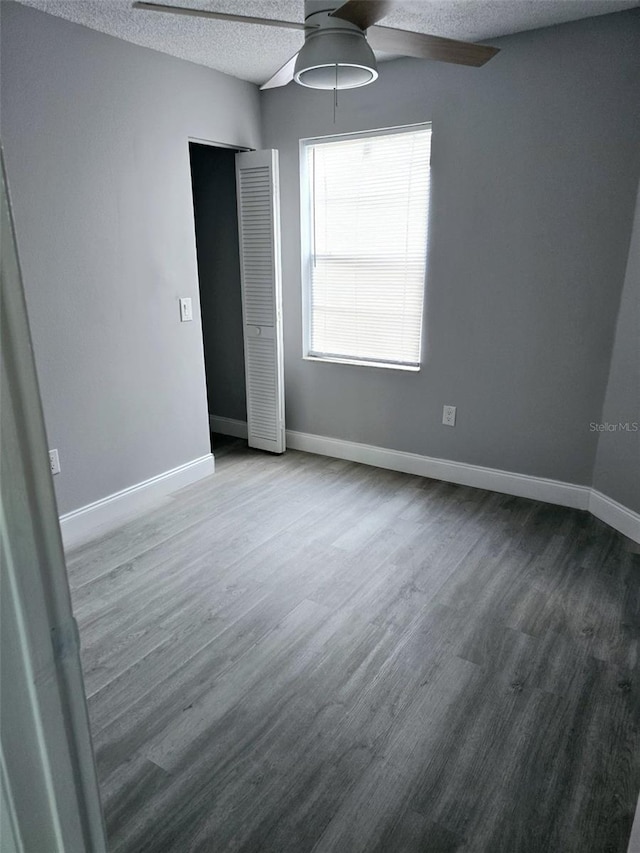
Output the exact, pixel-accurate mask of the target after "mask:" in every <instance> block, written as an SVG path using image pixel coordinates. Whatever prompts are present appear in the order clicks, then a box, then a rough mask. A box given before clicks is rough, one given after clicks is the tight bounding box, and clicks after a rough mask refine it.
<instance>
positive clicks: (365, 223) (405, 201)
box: [304, 125, 431, 369]
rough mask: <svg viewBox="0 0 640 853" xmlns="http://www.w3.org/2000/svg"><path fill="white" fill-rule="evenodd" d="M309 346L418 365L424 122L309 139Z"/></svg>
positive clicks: (426, 150) (313, 352)
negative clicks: (405, 126) (397, 127)
mask: <svg viewBox="0 0 640 853" xmlns="http://www.w3.org/2000/svg"><path fill="white" fill-rule="evenodd" d="M304 147H305V149H306V173H307V180H308V189H309V200H310V210H309V216H308V230H309V232H310V233H309V234H308V238H309V239H308V246H309V249H310V252H309V255H308V258H309V273H308V286H309V293H308V315H309V316H308V321H309V328H308V344H309V346H308V353H307V354H308V355H309V356H311V357H316V358H327V359H338V360H347V361H361V362H371V363H377V364H385V365H389V366H398V367H407V368H414V369H415V368H417V367H418V366H419V364H420V349H421V338H422V311H423V300H424V287H425V268H426V253H427V226H428V212H429V211H428V208H429V160H430V148H431V128H430V126H428V125H421V126H414V127H411V128H406V129H401V130H393V131H387V132H378V133H375V134H366V135H362V136H349V137H337V138H335V137H334V138H333V139H330V140H326V139H325V140H310V141H307V142H305V143H304Z"/></svg>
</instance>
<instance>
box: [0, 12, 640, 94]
mask: <svg viewBox="0 0 640 853" xmlns="http://www.w3.org/2000/svg"><path fill="white" fill-rule="evenodd" d="M18 1H19V2H20V3H22V4H23V5H25V6H33V7H35V8H36V9H41V10H43V11H45V12H48V13H49V14H51V15H57V16H58V17H61V18H66V19H67V20H69V21H74V22H76V23H78V24H84V25H85V26H87V27H91V28H92V29H95V30H99V31H100V32H103V33H108V34H109V35H112V36H117V37H118V38H121V39H125V40H126V41H130V42H133V43H134V44H139V45H142V46H143V47H150V48H153V49H154V50H159V51H162V52H163V53H168V54H171V55H172V56H177V57H180V58H181V59H188V60H190V61H191V62H197V63H199V64H201V65H207V66H209V67H210V68H215V69H217V70H218V71H223V72H224V73H225V74H232V75H233V76H234V77H240V78H241V79H243V80H250V81H251V82H253V83H263V82H264V81H265V80H267V79H268V78H269V77H270V76H271V75H272V74H273V72H274V71H276V70H277V69H278V68H279V67H280V66H281V65H283V64H284V63H285V62H286V61H287V60H288V59H289V57H290V56H292V55H293V54H294V53H296V52H297V51H298V50H299V49H300V47H301V45H302V41H303V35H302V33H301V32H298V31H294V30H287V29H279V28H276V27H262V26H257V25H255V24H242V23H231V22H226V21H212V20H205V19H204V18H193V17H185V16H183V15H170V14H164V13H162V14H161V13H156V12H145V11H142V10H137V9H132V4H131V0H18ZM0 2H1V0H0ZM156 2H165V3H167V4H170V5H174V6H187V7H191V8H202V9H211V10H215V11H220V12H232V13H234V14H239V15H258V16H260V17H263V18H279V19H281V20H291V21H302V20H303V19H304V12H303V10H304V4H303V0H156ZM336 5H339V3H336ZM636 6H640V0H398V3H397V7H396V9H395V10H394V12H393V13H392V14H390V15H388V16H387V17H386V18H384V19H383V20H382V21H380V23H381V24H384V25H385V26H389V27H398V28H399V29H404V30H416V31H418V32H425V33H432V34H434V35H439V36H446V37H448V38H455V39H462V40H466V41H483V40H489V39H492V38H495V37H497V36H502V35H508V34H511V33H517V32H522V31H523V30H531V29H536V28H538V27H547V26H551V25H553V24H559V23H563V22H565V21H573V20H578V19H580V18H587V17H591V16H593V15H602V14H606V13H608V12H617V11H620V10H622V9H629V8H632V7H636Z"/></svg>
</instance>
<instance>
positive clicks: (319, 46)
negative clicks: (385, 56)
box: [293, 0, 378, 89]
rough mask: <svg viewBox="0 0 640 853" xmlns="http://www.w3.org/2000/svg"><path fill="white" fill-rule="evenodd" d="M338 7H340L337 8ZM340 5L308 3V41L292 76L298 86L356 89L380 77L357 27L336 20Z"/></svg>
mask: <svg viewBox="0 0 640 853" xmlns="http://www.w3.org/2000/svg"><path fill="white" fill-rule="evenodd" d="M338 5H339V4H338ZM338 5H336V4H331V2H329V3H327V0H306V2H305V24H306V25H307V29H305V41H304V45H303V47H302V49H301V50H300V53H299V54H298V58H297V60H296V65H295V70H294V73H293V77H294V80H295V81H296V83H300V85H302V86H308V87H310V88H312V89H355V88H356V87H358V86H366V85H367V84H368V83H373V81H374V80H375V79H376V78H377V77H378V70H377V67H376V58H375V56H374V54H373V51H372V50H371V48H370V47H369V44H368V42H367V40H366V38H365V34H364V31H363V30H361V29H360V27H358V26H357V25H356V24H352V23H351V22H349V21H345V20H342V19H340V18H334V17H332V15H331V12H333V11H335V9H336V8H338Z"/></svg>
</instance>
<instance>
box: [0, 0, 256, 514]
mask: <svg viewBox="0 0 640 853" xmlns="http://www.w3.org/2000/svg"><path fill="white" fill-rule="evenodd" d="M0 5H1V8H2V137H3V144H4V146H5V152H6V162H7V173H8V180H9V187H10V192H11V196H12V199H13V203H14V211H15V218H16V231H17V238H18V245H19V250H20V256H21V261H22V267H23V276H24V284H25V290H26V296H27V303H28V309H29V316H30V322H31V328H32V333H33V339H34V347H35V356H36V364H37V367H38V371H39V377H40V385H41V388H42V395H43V403H44V411H45V419H46V424H47V432H48V441H49V446H50V447H57V448H58V449H59V451H60V462H61V466H62V473H61V474H60V475H59V476H57V477H56V478H55V481H56V487H57V496H58V502H59V509H60V511H61V512H66V511H69V510H72V509H74V508H76V507H80V506H83V505H85V504H87V503H89V502H91V501H94V500H96V499H99V498H102V497H104V496H105V495H108V494H110V493H113V492H115V491H117V490H119V489H123V488H125V487H127V486H130V485H132V484H135V483H138V482H140V481H142V480H145V479H146V478H149V477H153V476H154V475H157V474H160V473H162V472H164V471H167V470H169V469H171V468H173V467H176V466H178V465H181V464H183V463H185V462H188V461H190V460H192V459H194V458H197V457H199V456H202V455H204V454H206V453H208V452H209V450H210V445H209V435H208V422H207V421H208V419H207V401H206V393H205V380H204V360H203V352H202V332H201V327H200V316H199V311H198V283H197V269H196V253H195V239H194V224H193V205H192V198H191V180H190V173H189V150H188V137H196V138H201V139H207V140H211V141H218V142H225V143H229V144H234V145H237V146H239V147H259V146H260V128H259V100H258V94H257V89H256V87H255V86H253V85H251V84H248V83H243V82H240V81H238V80H236V79H234V78H231V77H227V76H225V75H222V74H219V73H217V72H214V71H211V70H208V69H205V68H203V67H200V66H197V65H193V64H191V63H188V62H183V61H181V60H177V59H172V58H170V57H168V56H166V55H164V54H161V53H156V52H154V51H150V50H146V49H144V48H140V47H136V46H134V45H131V44H127V43H125V42H122V41H119V40H117V39H114V38H111V37H109V36H106V35H103V34H101V33H97V32H94V31H91V30H89V29H85V28H83V27H80V26H77V25H75V24H71V23H68V22H66V21H62V20H60V19H56V18H54V17H51V16H49V15H46V14H44V13H42V12H38V11H35V10H32V9H28V8H24V7H22V6H17V5H15V4H13V3H5V2H2V3H1V4H0ZM180 296H191V297H192V298H193V300H194V314H195V316H194V322H193V323H187V324H180V323H179V311H178V298H179V297H180Z"/></svg>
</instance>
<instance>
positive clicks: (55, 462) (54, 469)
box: [49, 450, 60, 474]
mask: <svg viewBox="0 0 640 853" xmlns="http://www.w3.org/2000/svg"><path fill="white" fill-rule="evenodd" d="M49 465H50V466H51V473H52V474H59V473H60V457H59V456H58V451H57V450H50V451H49Z"/></svg>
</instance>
